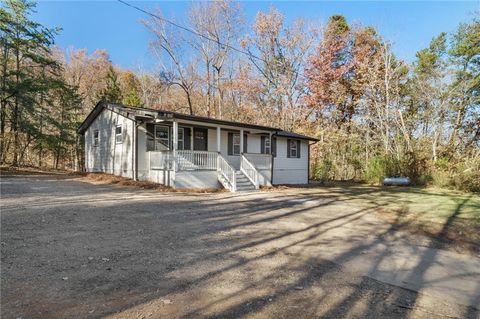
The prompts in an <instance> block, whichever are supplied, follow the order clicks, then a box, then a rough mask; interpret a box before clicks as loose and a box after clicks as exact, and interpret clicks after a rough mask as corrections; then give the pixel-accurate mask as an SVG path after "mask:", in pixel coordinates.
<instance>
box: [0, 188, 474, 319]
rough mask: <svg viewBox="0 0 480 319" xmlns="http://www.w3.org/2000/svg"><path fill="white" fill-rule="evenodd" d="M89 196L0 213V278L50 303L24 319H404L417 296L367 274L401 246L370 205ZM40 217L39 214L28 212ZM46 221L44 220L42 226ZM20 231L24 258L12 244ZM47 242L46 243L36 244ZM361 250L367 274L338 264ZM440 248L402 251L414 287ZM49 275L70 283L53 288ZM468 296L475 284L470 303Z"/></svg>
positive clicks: (298, 197)
mask: <svg viewBox="0 0 480 319" xmlns="http://www.w3.org/2000/svg"><path fill="white" fill-rule="evenodd" d="M95 191H97V192H101V190H100V189H97V188H94V190H93V192H94V193H95ZM374 191H375V190H372V192H374ZM346 192H349V191H348V190H347V191H346ZM115 194H117V195H118V193H115V191H113V190H112V194H111V195H112V197H114V196H115ZM348 194H349V195H350V196H354V195H355V194H356V191H352V192H349V193H348ZM87 195H88V192H85V193H81V194H78V195H77V196H75V194H71V193H69V194H68V196H70V198H69V201H68V202H67V201H66V200H61V199H58V198H52V199H50V201H51V203H52V204H54V205H53V206H54V208H52V209H50V210H49V209H48V207H47V205H46V204H48V200H47V201H46V203H45V205H44V206H38V207H31V209H30V210H27V211H24V212H22V217H21V219H16V218H15V216H14V215H15V214H14V213H15V212H13V213H12V212H11V213H9V215H8V216H6V217H5V219H4V218H2V242H3V241H6V243H7V245H8V246H7V247H9V250H8V251H6V252H5V253H4V251H3V250H2V262H5V265H6V267H5V268H6V269H5V273H2V282H3V279H4V278H5V277H10V278H18V271H19V270H18V269H16V268H15V267H13V265H15V263H18V264H22V265H24V267H25V270H22V274H24V276H25V277H24V278H22V279H21V281H26V282H28V283H29V284H30V285H32V286H34V287H35V288H34V294H32V296H39V295H41V296H46V297H45V299H48V301H49V302H50V303H55V304H56V306H55V307H52V308H51V309H50V310H48V309H46V310H42V311H43V312H42V313H41V314H38V311H37V312H34V311H33V310H38V309H34V308H32V311H31V312H29V313H28V312H27V313H26V314H25V316H27V317H65V318H67V317H70V318H76V317H85V318H96V317H101V316H108V315H112V316H113V317H115V318H121V317H131V316H133V315H134V314H136V315H138V314H139V313H140V314H144V313H145V314H148V313H149V312H151V313H153V318H155V317H158V318H165V317H183V318H197V317H206V318H240V317H249V316H260V317H261V316H263V317H272V318H276V317H322V318H338V317H363V318H370V317H391V318H407V317H409V316H411V315H412V314H417V312H416V311H419V310H418V309H419V308H418V307H419V304H418V303H419V301H418V299H419V293H417V292H416V291H413V290H408V289H404V288H401V287H398V286H396V285H392V284H388V283H385V282H382V281H379V280H375V279H373V278H372V277H374V274H375V273H381V272H382V271H383V268H382V267H383V263H384V262H385V261H388V260H389V259H391V258H393V257H395V254H396V250H395V245H396V244H397V241H400V240H401V241H408V240H409V238H408V236H407V235H404V234H399V233H398V227H399V225H395V224H393V225H390V226H385V224H383V223H379V222H378V221H377V220H376V219H374V218H372V217H371V212H372V211H373V210H374V209H376V208H378V206H373V207H357V206H355V205H352V204H351V203H350V201H344V200H343V197H342V196H341V195H340V196H337V195H333V196H328V194H324V193H323V194H321V196H318V195H316V194H312V193H305V194H290V195H282V194H276V193H274V194H268V193H266V194H265V195H263V194H262V196H259V195H258V194H256V195H250V194H243V195H237V194H235V196H231V195H223V194H220V195H215V196H209V197H208V198H202V197H199V196H192V197H188V196H183V195H181V194H180V195H172V196H160V197H155V196H152V197H148V198H143V199H142V200H141V201H140V200H132V201H129V200H124V201H121V200H118V201H112V197H108V196H107V198H106V199H107V200H103V199H98V200H95V196H92V199H91V201H90V202H89V201H88V199H86V198H83V197H82V196H87ZM103 195H105V194H103ZM462 205H465V202H463V203H459V206H458V207H457V210H456V212H455V213H454V214H452V216H450V218H449V220H448V221H447V222H446V223H445V225H444V229H445V231H448V228H449V227H450V225H451V224H452V223H453V222H454V220H455V218H457V216H458V214H459V213H460V211H461V209H462ZM43 210H46V211H47V212H48V214H46V215H40V214H39V213H38V212H39V211H43ZM44 217H50V218H51V223H50V224H48V225H45V224H42V223H41V221H40V219H41V218H44ZM398 218H400V217H398ZM398 222H399V223H401V222H400V221H398ZM25 230H28V234H25V233H24V232H25ZM49 234H54V236H53V237H47V236H49ZM19 236H21V237H22V239H23V241H24V242H27V243H28V245H29V246H31V247H32V248H31V249H34V252H33V255H32V251H30V250H28V248H29V247H27V248H25V247H23V246H22V244H23V242H22V241H18V240H16V239H15V238H18V237H19ZM44 238H46V239H44ZM47 238H48V240H52V238H53V243H48V245H50V246H46V247H44V246H45V245H46V241H47ZM85 247H87V248H85ZM90 247H92V248H90ZM35 250H36V252H35ZM336 250H338V252H337V251H336ZM365 252H367V253H369V252H372V257H371V259H370V260H369V264H368V269H367V270H366V271H363V272H358V273H357V272H356V271H353V270H352V268H351V267H350V266H348V264H349V263H350V262H353V261H355V260H356V259H357V258H359V257H361V256H364V254H365ZM438 252H439V251H438V250H432V249H426V250H425V249H419V248H416V247H415V245H413V248H412V252H411V254H412V257H414V258H415V259H416V260H418V261H417V262H416V264H415V265H414V266H413V267H410V268H411V273H412V275H411V276H410V277H408V276H407V279H409V280H415V281H417V285H418V288H421V287H422V286H423V285H425V284H427V283H430V282H429V281H428V279H427V278H426V277H425V275H426V273H427V271H428V269H429V268H430V267H431V266H432V265H434V264H435V263H436V262H437V254H438ZM29 254H30V255H29ZM43 254H45V256H46V258H49V259H48V261H45V260H44V259H43V257H41V256H43ZM22 255H25V256H32V258H31V261H30V263H27V264H25V263H24V262H22V260H21V259H19V258H20V256H22ZM89 256H94V258H95V259H94V260H90V259H89V258H88V257H89ZM101 258H106V259H108V261H103V260H102V259H101ZM65 262H67V266H65ZM42 263H43V264H42ZM108 268H110V269H108ZM399 269H400V268H399ZM52 270H53V271H52ZM365 273H366V275H365ZM413 274H415V275H413ZM465 274H466V276H468V273H466V272H465ZM59 276H66V277H69V280H68V281H65V282H62V281H60V283H59V280H58V278H57V277H59ZM17 280H19V279H17ZM438 280H442V279H438ZM15 285H20V283H16V284H15ZM15 285H14V284H13V283H11V282H9V283H8V285H7V286H6V287H5V285H2V294H3V295H7V296H6V299H4V300H2V305H3V307H2V308H3V310H4V311H6V315H7V316H8V315H9V314H12V316H13V315H14V314H15V315H17V313H18V309H19V308H15V306H14V305H15V298H17V299H18V298H19V296H18V295H14V294H13V293H9V292H10V291H18V289H14V288H15V287H18V286H15ZM219 287H220V288H219ZM4 289H5V290H4ZM32 296H30V297H28V298H30V299H28V300H27V302H32V300H34V299H32V298H33V297H32ZM172 296H173V297H172ZM478 296H480V287H478V289H477V297H474V298H476V299H474V300H473V302H475V300H477V301H478V298H479V297H478ZM20 298H27V297H26V296H23V297H22V296H20ZM165 298H166V299H168V300H170V298H176V299H174V300H173V305H170V304H165V303H163V302H162V300H165ZM182 298H185V300H183V299H182ZM79 300H82V302H81V303H80V302H79ZM182 300H183V301H184V302H185V303H182ZM187 302H190V303H191V304H187ZM46 303H47V302H46ZM177 303H178V304H177ZM175 307H176V308H175ZM20 309H25V308H20ZM91 309H93V310H94V312H92V313H90V311H91ZM440 309H441V308H440ZM424 310H425V309H424ZM426 310H428V311H432V309H426ZM461 310H462V311H463V312H461V315H462V316H464V317H466V318H470V317H475V316H476V315H478V311H477V310H476V309H474V308H472V307H470V308H465V309H464V308H462V309H461ZM458 313H460V312H457V313H455V314H458ZM424 314H428V315H432V316H433V315H435V314H437V315H440V314H441V313H439V312H438V311H437V312H436V313H434V314H429V313H424Z"/></svg>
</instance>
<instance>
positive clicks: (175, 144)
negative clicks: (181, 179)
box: [172, 120, 178, 171]
mask: <svg viewBox="0 0 480 319" xmlns="http://www.w3.org/2000/svg"><path fill="white" fill-rule="evenodd" d="M172 135H173V140H172V153H173V170H174V171H176V170H177V161H176V159H177V147H178V122H177V120H173V132H172Z"/></svg>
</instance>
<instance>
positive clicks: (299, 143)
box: [297, 140, 302, 158]
mask: <svg viewBox="0 0 480 319" xmlns="http://www.w3.org/2000/svg"><path fill="white" fill-rule="evenodd" d="M300 145H302V142H301V141H300V140H297V158H300Z"/></svg>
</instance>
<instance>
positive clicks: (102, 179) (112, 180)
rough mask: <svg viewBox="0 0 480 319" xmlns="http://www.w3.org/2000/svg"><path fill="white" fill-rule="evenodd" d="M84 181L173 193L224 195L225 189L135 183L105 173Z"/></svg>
mask: <svg viewBox="0 0 480 319" xmlns="http://www.w3.org/2000/svg"><path fill="white" fill-rule="evenodd" d="M82 180H84V181H86V182H92V183H97V184H110V185H121V186H135V187H139V188H142V189H151V190H154V191H157V192H171V193H223V192H226V190H225V189H223V188H220V189H217V188H173V187H169V186H165V185H162V184H158V183H153V182H147V181H134V180H132V179H130V178H126V177H120V176H115V175H111V174H105V173H87V174H85V176H84V177H83V179H82Z"/></svg>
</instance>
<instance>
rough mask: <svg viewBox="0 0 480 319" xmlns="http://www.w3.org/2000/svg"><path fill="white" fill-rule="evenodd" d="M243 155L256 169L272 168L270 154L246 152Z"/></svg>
mask: <svg viewBox="0 0 480 319" xmlns="http://www.w3.org/2000/svg"><path fill="white" fill-rule="evenodd" d="M243 155H244V156H245V157H246V158H247V159H248V161H249V162H250V163H252V164H253V166H255V168H256V169H260V170H262V169H270V167H271V165H272V155H270V154H257V153H244V154H243Z"/></svg>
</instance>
